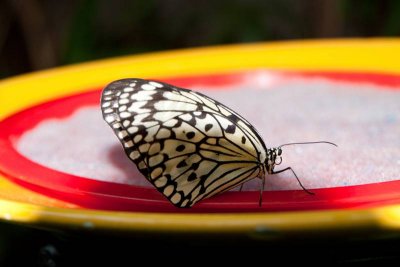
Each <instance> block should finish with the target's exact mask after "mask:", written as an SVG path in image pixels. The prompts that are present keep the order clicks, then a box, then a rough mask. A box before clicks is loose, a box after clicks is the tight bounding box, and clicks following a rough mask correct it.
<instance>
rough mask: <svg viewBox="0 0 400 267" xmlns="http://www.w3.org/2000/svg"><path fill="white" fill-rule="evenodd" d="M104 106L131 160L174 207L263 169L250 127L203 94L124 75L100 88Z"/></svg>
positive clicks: (226, 187)
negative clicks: (125, 77)
mask: <svg viewBox="0 0 400 267" xmlns="http://www.w3.org/2000/svg"><path fill="white" fill-rule="evenodd" d="M101 103H102V104H101V105H102V113H103V117H104V119H105V120H106V121H107V123H109V124H110V126H111V127H112V128H113V130H114V132H115V133H116V135H117V136H118V138H119V139H120V141H121V143H122V145H123V146H124V149H125V152H126V154H127V155H128V157H129V158H130V159H131V160H132V161H133V162H134V163H135V164H136V165H137V167H138V169H139V170H140V172H141V173H142V174H143V175H144V176H145V177H146V178H147V179H148V180H149V181H150V182H151V183H152V184H153V185H154V186H155V187H156V188H157V190H158V191H160V192H161V193H163V194H164V195H165V196H166V197H167V198H168V199H169V200H170V201H171V202H172V203H173V204H174V205H175V206H178V207H191V206H192V205H194V204H195V203H196V202H198V201H200V200H202V199H204V198H207V197H210V196H212V195H215V194H217V193H220V192H224V191H227V190H229V189H231V188H233V187H235V186H237V185H239V184H242V183H243V182H245V181H248V180H250V179H253V178H255V177H260V176H261V175H263V174H264V172H265V170H264V167H263V166H264V165H263V164H262V163H263V162H264V160H265V153H266V152H265V150H266V149H265V145H264V143H263V141H262V140H261V138H260V137H259V135H258V134H257V132H256V131H255V129H254V128H253V127H252V126H251V125H250V124H249V123H248V122H247V121H246V120H245V119H243V118H242V117H241V116H239V115H238V114H236V113H235V112H234V111H232V110H231V109H229V108H227V107H226V106H224V105H223V104H221V103H219V102H217V101H215V100H213V99H211V98H209V97H207V96H205V95H203V94H200V93H197V92H194V91H191V90H188V89H183V88H177V87H174V86H172V85H169V84H166V83H161V82H155V81H147V80H142V79H124V80H118V81H115V82H112V83H111V84H109V85H108V86H107V87H106V88H105V89H104V90H103V93H102V99H101Z"/></svg>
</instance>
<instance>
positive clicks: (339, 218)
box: [0, 40, 400, 236]
mask: <svg viewBox="0 0 400 267" xmlns="http://www.w3.org/2000/svg"><path fill="white" fill-rule="evenodd" d="M371 51H374V53H373V54H371ZM388 51H391V52H393V53H392V54H391V53H388ZM396 51H397V52H400V42H399V41H396V40H370V41H366V40H362V41H358V40H349V41H323V42H288V43H275V44H257V45H244V46H228V47H218V48H205V49H196V50H186V51H176V52H167V53H158V54H150V55H143V56H134V57H126V58H120V59H115V60H108V61H100V62H94V63H87V64H82V65H77V66H71V67H66V68H60V69H55V70H50V71H47V72H40V73H36V74H30V75H25V76H21V77H17V78H11V79H8V80H5V81H3V82H2V83H1V84H0V97H1V99H2V102H4V103H1V104H2V105H1V106H2V107H1V109H0V118H3V121H1V122H0V172H1V173H2V174H3V176H2V177H0V186H1V187H0V198H1V200H0V214H1V216H2V218H3V219H5V220H14V221H19V222H21V221H25V222H28V223H30V224H39V225H42V224H45V225H49V226H51V227H60V226H66V227H71V226H76V225H81V226H82V227H83V228H85V227H86V228H93V227H95V228H98V229H112V230H118V231H147V230H151V231H160V232H164V231H174V232H187V231H189V232H210V233H219V232H221V231H222V232H230V233H238V234H245V235H250V236H253V235H254V233H258V234H260V233H261V234H263V232H265V231H263V230H262V229H268V231H267V232H269V231H270V230H271V229H274V230H276V231H278V230H279V231H283V233H285V232H287V231H288V232H298V233H306V232H307V231H311V230H318V229H319V230H322V229H324V230H325V231H326V230H327V229H328V230H332V231H337V230H338V229H342V228H345V229H348V228H352V229H353V228H354V229H365V228H368V227H371V226H372V225H374V226H376V225H380V226H382V225H384V227H382V229H381V230H383V231H387V230H388V229H389V228H392V227H393V226H395V227H394V228H396V229H397V225H398V222H397V221H393V218H395V219H396V220H397V217H398V212H397V211H398V209H399V208H398V206H387V205H389V204H397V203H400V182H398V181H393V182H385V183H375V184H369V185H360V186H349V187H342V188H330V189H318V190H315V192H316V196H309V195H307V194H305V193H304V192H303V191H301V190H296V191H281V192H268V194H266V195H265V199H264V201H265V203H266V204H265V205H263V207H262V208H259V207H258V203H257V199H258V192H227V193H225V194H222V195H219V196H216V197H214V198H211V199H208V200H205V201H203V202H201V203H200V204H199V205H197V206H196V207H194V208H192V209H177V208H174V207H173V206H172V205H171V204H170V203H169V202H167V201H166V200H165V199H164V198H163V197H162V196H161V195H160V194H159V193H157V192H156V191H155V190H154V189H152V188H141V187H136V186H128V185H121V184H114V183H107V182H100V181H94V180H90V179H86V178H85V177H77V176H73V175H69V174H65V173H62V172H58V171H55V170H52V169H49V168H46V167H43V166H41V165H38V164H35V163H33V162H32V161H30V160H28V159H26V158H24V157H23V156H21V155H20V154H19V153H18V152H17V151H16V149H15V146H14V144H15V141H16V140H17V139H18V137H19V136H20V135H21V134H22V133H24V132H25V131H26V130H29V129H30V128H32V127H34V126H35V125H36V124H37V123H39V122H40V121H42V120H44V119H46V118H52V117H53V118H59V117H65V116H68V115H69V114H71V113H72V112H73V111H74V110H76V109H77V108H79V107H82V106H86V105H89V106H90V105H97V104H98V100H99V93H100V91H99V89H96V88H101V87H102V86H104V85H105V84H107V83H108V82H110V81H112V80H115V79H118V78H125V77H143V78H146V77H151V78H156V79H160V80H163V81H166V82H170V83H173V84H176V85H180V86H183V87H188V88H190V87H191V85H193V84H196V85H197V84H205V85H211V86H231V85H234V84H235V83H237V82H240V81H242V80H243V79H248V78H249V77H250V78H251V76H252V75H253V74H255V73H257V72H259V71H260V70H264V69H281V71H280V72H279V74H280V77H281V78H284V77H285V75H289V76H290V75H301V76H303V77H315V76H318V77H321V76H322V77H325V78H328V79H334V80H335V79H336V80H344V81H348V82H370V83H375V84H381V85H386V86H391V87H393V88H394V89H396V88H397V87H398V86H399V84H400V76H399V75H398V74H397V73H398V72H399V70H400V68H399V66H396V65H393V61H394V59H393V55H398V53H397V54H395V52H396ZM377 54H379V56H378V55H377ZM327 55H329V56H327ZM350 55H351V58H352V60H351V61H349V60H348V58H347V57H346V56H350ZM366 57H368V58H369V59H370V60H369V61H365V58H366ZM154 62H157V64H155V65H154ZM372 62H373V63H374V64H372ZM397 62H399V61H397ZM367 63H368V64H367ZM398 64H400V63H398ZM282 69H285V71H282ZM383 72H387V73H383ZM6 99H7V101H5V100H6ZM105 210H108V211H105ZM312 210H314V211H312ZM120 211H129V212H122V213H121V212H120ZM273 211H274V212H273ZM277 211H279V212H277ZM249 212H251V213H249ZM166 213H167V214H166ZM377 214H379V216H377ZM393 216H394V217H393ZM382 222H384V224H383V223H382ZM182 226H185V227H184V228H182ZM260 229H261V230H260Z"/></svg>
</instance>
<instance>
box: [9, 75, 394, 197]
mask: <svg viewBox="0 0 400 267" xmlns="http://www.w3.org/2000/svg"><path fill="white" fill-rule="evenodd" d="M201 91H202V92H203V93H205V94H207V95H208V96H210V97H213V98H215V99H217V100H219V101H220V102H222V103H224V104H225V105H227V106H228V107H231V108H232V109H233V110H235V111H237V112H238V113H239V114H241V115H242V116H243V117H245V118H246V119H248V120H249V121H250V122H251V123H252V124H253V125H254V126H255V127H256V129H257V130H258V131H259V133H260V136H262V137H263V139H264V141H265V144H266V145H267V146H268V147H274V146H279V145H281V144H284V143H290V142H305V141H319V140H326V141H331V142H334V143H336V144H337V145H338V146H339V147H337V148H336V147H334V146H330V145H326V144H314V145H296V146H287V147H284V148H283V163H282V164H281V165H279V166H276V167H275V170H280V169H282V168H285V167H287V166H291V167H292V168H293V169H294V170H295V172H296V174H297V176H298V177H299V178H300V179H301V181H302V183H303V185H304V186H305V187H307V188H310V189H311V188H324V187H336V186H346V185H357V184H366V183H375V182H383V181H391V180H397V179H400V90H390V89H388V88H384V87H382V88H380V87H378V86H374V85H369V84H346V83H339V82H332V81H329V80H324V79H312V80H301V79H297V80H290V81H287V82H285V83H282V84H278V85H275V86H272V87H269V88H267V89H266V88H265V87H264V88H260V87H258V88H257V86H256V87H252V89H248V88H246V89H243V88H242V89H240V88H234V89H232V90H201ZM17 148H18V150H19V151H20V153H21V154H23V155H25V156H26V157H28V158H30V159H31V160H33V161H35V162H37V163H39V164H42V165H45V166H47V167H50V168H53V169H56V170H59V171H63V172H66V173H71V174H75V175H79V176H83V177H88V178H92V179H97V180H102V181H112V182H117V183H126V184H135V185H142V186H150V183H149V182H147V180H146V179H145V178H144V177H143V176H142V175H141V174H140V173H139V172H138V170H137V169H136V167H135V165H134V164H133V163H132V162H131V161H130V160H129V159H128V158H127V156H126V155H125V154H124V151H123V148H122V146H121V144H120V143H119V141H118V139H117V137H116V136H114V133H113V132H112V130H111V128H110V127H109V126H108V125H107V124H106V123H105V122H104V121H103V119H102V117H101V111H100V109H99V107H84V108H81V109H79V110H77V111H76V112H75V113H74V114H73V115H72V116H70V117H68V118H66V119H61V120H54V119H52V120H50V119H49V120H46V121H43V122H42V123H40V124H39V125H37V126H36V127H35V128H34V129H32V130H30V131H28V132H26V133H25V134H24V135H23V136H22V137H21V138H20V140H19V142H18V144H17ZM258 188H259V181H258V179H254V180H253V181H250V182H248V183H247V184H246V185H245V187H244V189H245V190H253V189H255V190H256V189H258ZM286 189H300V187H299V185H298V183H297V181H296V179H295V178H294V176H293V174H292V173H291V172H284V173H281V174H278V175H273V176H267V181H266V190H286Z"/></svg>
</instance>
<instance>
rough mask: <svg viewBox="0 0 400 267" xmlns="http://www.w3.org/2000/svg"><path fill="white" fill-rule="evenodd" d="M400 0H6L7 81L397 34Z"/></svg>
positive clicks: (0, 69)
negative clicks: (145, 59) (102, 65)
mask: <svg viewBox="0 0 400 267" xmlns="http://www.w3.org/2000/svg"><path fill="white" fill-rule="evenodd" d="M399 17H400V1H397V0H381V1H376V0H308V1H299V0H264V1H262V0H219V1H201V0H199V1H178V0H138V1H125V0H114V1H107V0H99V1H95V0H70V1H66V0H59V1H55V0H1V1H0V78H4V77H8V76H12V75H17V74H21V73H25V72H30V71H34V70H39V69H45V68H51V67H54V66H60V65H65V64H71V63H76V62H82V61H88V60H94V59H99V58H106V57H112V56H119V55H127V54H137V53H143V52H149V51H160V50H168V49H178V48H187V47H196V46H205V45H217V44H231V43H246V42H258V41H274V40H288V39H312V38H331V37H370V36H397V35H399V34H400V19H399Z"/></svg>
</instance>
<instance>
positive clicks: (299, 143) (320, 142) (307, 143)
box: [279, 141, 338, 148]
mask: <svg viewBox="0 0 400 267" xmlns="http://www.w3.org/2000/svg"><path fill="white" fill-rule="evenodd" d="M309 144H328V145H332V146H336V147H337V146H338V145H337V144H335V143H332V142H328V141H315V142H296V143H287V144H283V145H280V146H279V148H282V147H284V146H291V145H309Z"/></svg>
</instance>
